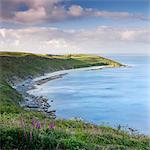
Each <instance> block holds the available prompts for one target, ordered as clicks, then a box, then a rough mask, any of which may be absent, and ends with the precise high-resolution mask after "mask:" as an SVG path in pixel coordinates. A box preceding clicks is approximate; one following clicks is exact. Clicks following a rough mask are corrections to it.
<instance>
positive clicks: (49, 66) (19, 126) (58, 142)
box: [0, 52, 149, 150]
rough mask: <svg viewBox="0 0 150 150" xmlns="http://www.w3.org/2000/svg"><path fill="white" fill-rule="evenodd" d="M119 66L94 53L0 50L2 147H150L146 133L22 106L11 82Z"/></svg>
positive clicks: (76, 149) (68, 149) (90, 149)
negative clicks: (76, 53) (87, 121)
mask: <svg viewBox="0 0 150 150" xmlns="http://www.w3.org/2000/svg"><path fill="white" fill-rule="evenodd" d="M101 65H109V66H112V67H120V66H122V65H121V64H120V63H118V62H115V61H112V60H109V59H106V58H103V57H100V56H95V55H84V54H80V55H36V54H30V53H10V52H0V69H1V74H0V111H1V116H0V118H1V119H0V123H1V128H0V131H1V132H0V136H1V149H2V150H3V149H4V150H7V149H21V150H23V149H24V150H34V149H36V150H38V149H43V150H45V149H50V150H81V149H82V150H101V149H104V148H107V149H114V150H116V149H129V148H130V149H143V150H146V149H147V150H148V149H149V137H147V136H144V135H139V134H137V135H136V134H135V133H134V132H133V131H131V132H130V134H129V132H127V131H124V130H122V128H121V126H118V128H117V129H113V128H111V127H106V126H96V125H93V124H90V123H85V122H83V121H81V120H59V119H56V120H52V119H51V118H48V117H47V116H46V115H45V114H43V113H40V112H34V111H26V110H23V109H22V108H21V107H20V106H19V102H20V101H21V100H22V95H21V94H19V93H18V92H17V91H16V90H15V89H13V88H12V84H15V83H17V82H20V81H22V80H25V79H27V78H29V77H30V78H34V77H36V76H40V75H43V74H44V73H46V72H53V71H58V70H63V69H71V68H81V67H89V66H101Z"/></svg>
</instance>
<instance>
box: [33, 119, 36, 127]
mask: <svg viewBox="0 0 150 150" xmlns="http://www.w3.org/2000/svg"><path fill="white" fill-rule="evenodd" d="M35 123H36V121H35V119H34V118H33V119H32V126H33V127H35Z"/></svg>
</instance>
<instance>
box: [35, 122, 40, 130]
mask: <svg viewBox="0 0 150 150" xmlns="http://www.w3.org/2000/svg"><path fill="white" fill-rule="evenodd" d="M36 128H37V129H40V128H41V123H40V121H37V123H36Z"/></svg>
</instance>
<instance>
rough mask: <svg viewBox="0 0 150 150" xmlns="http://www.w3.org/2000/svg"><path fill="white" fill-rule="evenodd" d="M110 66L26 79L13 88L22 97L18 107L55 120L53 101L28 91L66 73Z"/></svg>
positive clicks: (102, 67) (64, 71) (58, 72)
mask: <svg viewBox="0 0 150 150" xmlns="http://www.w3.org/2000/svg"><path fill="white" fill-rule="evenodd" d="M111 67H112V66H110V65H107V66H92V67H84V68H77V69H68V70H60V71H56V72H51V73H46V74H44V75H43V76H39V77H36V78H33V79H32V78H31V77H30V78H28V79H26V80H24V81H22V82H20V83H17V84H15V85H14V86H13V88H15V89H16V90H17V91H18V92H19V93H20V94H22V96H23V101H22V102H20V105H21V106H22V107H24V108H25V109H26V110H35V111H39V112H43V113H45V114H47V115H48V116H51V117H53V118H55V117H56V116H55V111H56V110H53V109H52V108H51V104H49V102H51V103H52V102H53V99H48V98H46V97H43V96H42V95H40V96H35V95H33V94H31V93H30V90H33V89H35V88H38V87H39V86H41V85H43V84H45V83H47V82H49V81H51V80H56V79H59V78H62V77H63V76H65V75H67V74H68V73H71V72H74V71H88V70H98V69H104V68H111Z"/></svg>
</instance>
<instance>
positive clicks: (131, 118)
mask: <svg viewBox="0 0 150 150" xmlns="http://www.w3.org/2000/svg"><path fill="white" fill-rule="evenodd" d="M109 58H112V59H115V60H117V61H119V62H121V63H124V64H128V65H131V66H132V67H129V68H105V69H101V70H88V71H73V72H71V73H69V74H67V75H66V76H64V77H63V78H61V79H57V80H53V81H50V82H48V83H46V84H44V85H42V86H41V87H40V88H38V89H36V90H33V91H32V93H33V94H37V95H44V96H47V97H48V98H49V99H53V100H54V102H53V103H51V104H52V108H53V109H56V115H57V117H59V118H67V119H68V118H73V117H81V118H82V119H84V120H85V121H88V122H92V123H95V124H105V125H110V126H113V127H116V126H117V125H119V124H121V125H122V126H129V127H132V128H135V129H138V131H140V132H142V133H146V134H150V127H149V122H148V120H149V118H150V115H149V103H150V95H149V91H148V90H149V83H150V82H149V81H150V80H149V75H150V74H149V72H148V69H149V68H150V62H149V58H148V56H109Z"/></svg>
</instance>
